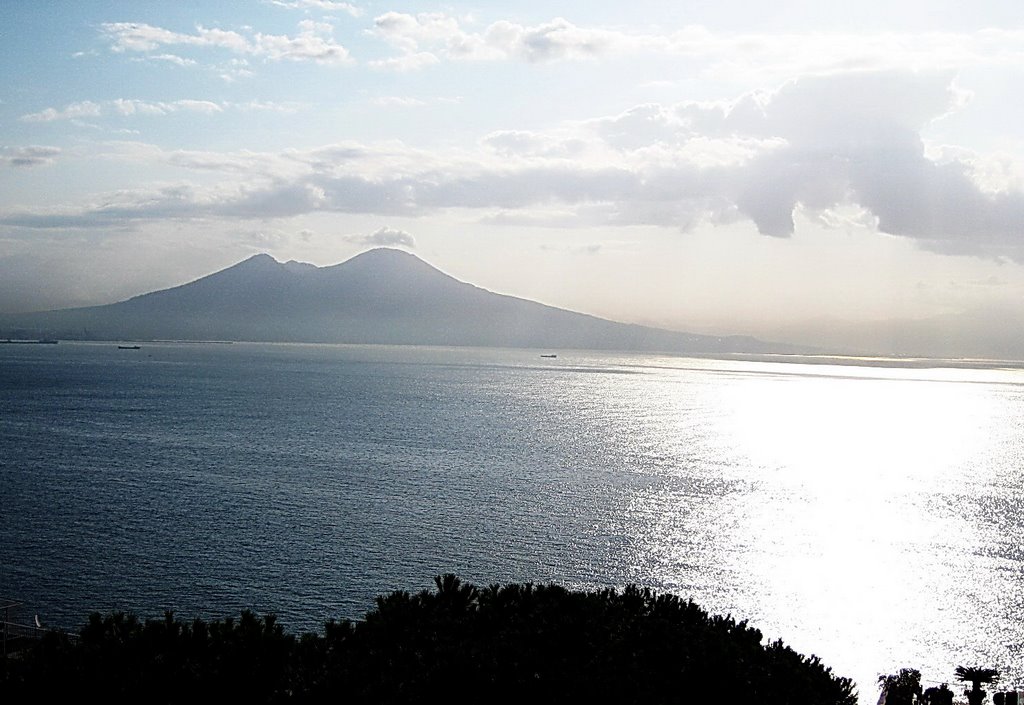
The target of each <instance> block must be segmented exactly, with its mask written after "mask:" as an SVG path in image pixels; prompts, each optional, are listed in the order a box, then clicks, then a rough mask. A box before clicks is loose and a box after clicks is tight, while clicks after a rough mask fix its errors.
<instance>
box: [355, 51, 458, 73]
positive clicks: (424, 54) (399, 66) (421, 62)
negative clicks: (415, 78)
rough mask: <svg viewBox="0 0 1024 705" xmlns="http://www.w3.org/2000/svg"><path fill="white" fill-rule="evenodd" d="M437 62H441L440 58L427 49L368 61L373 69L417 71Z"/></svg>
mask: <svg viewBox="0 0 1024 705" xmlns="http://www.w3.org/2000/svg"><path fill="white" fill-rule="evenodd" d="M439 63H441V60H440V59H439V58H437V56H436V55H435V54H431V53H430V52H429V51H417V52H410V53H408V54H402V55H401V56H393V57H390V58H387V59H376V60H374V61H371V62H369V64H368V65H369V66H370V68H374V69H385V70H387V71H398V72H406V71H419V70H420V69H422V68H426V67H427V66H433V65H434V64H439Z"/></svg>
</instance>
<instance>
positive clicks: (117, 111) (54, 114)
mask: <svg viewBox="0 0 1024 705" xmlns="http://www.w3.org/2000/svg"><path fill="white" fill-rule="evenodd" d="M301 107H302V106H301V105H300V104H298V103H274V102H266V101H249V102H247V103H227V102H221V103H216V102H214V101H210V100H194V99H190V98H186V99H182V100H173V101H148V100H135V99H128V98H117V99H114V100H107V101H103V102H102V103H96V102H92V101H84V102H81V103H70V104H69V105H66V106H64V107H63V108H61V109H59V110H58V109H57V108H46V109H45V110H41V111H39V112H37V113H28V114H26V115H22V116H21V118H20V119H21V120H22V121H24V122H53V121H54V120H76V119H78V118H81V117H93V118H98V117H103V116H110V115H118V116H121V117H131V116H136V115H141V116H157V115H169V114H171V113H178V112H189V113H204V114H207V115H212V114H215V113H222V112H224V111H225V110H228V109H236V110H243V111H273V112H282V113H292V112H296V111H297V110H299V109H301Z"/></svg>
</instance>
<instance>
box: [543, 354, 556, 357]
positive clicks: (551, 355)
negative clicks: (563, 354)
mask: <svg viewBox="0 0 1024 705" xmlns="http://www.w3.org/2000/svg"><path fill="white" fill-rule="evenodd" d="M541 357H558V355H550V354H549V355H541Z"/></svg>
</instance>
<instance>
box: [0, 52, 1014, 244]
mask: <svg viewBox="0 0 1024 705" xmlns="http://www.w3.org/2000/svg"><path fill="white" fill-rule="evenodd" d="M962 104H963V93H962V92H961V91H959V90H958V89H957V88H956V87H955V86H954V85H953V83H952V81H951V76H950V74H947V73H942V72H923V73H914V72H906V71H903V72H893V71H886V72H852V73H846V74H842V75H826V76H814V77H806V78H802V79H800V80H797V81H791V82H788V83H786V84H784V85H783V86H782V87H780V88H779V89H778V90H776V91H774V92H771V93H757V94H749V95H745V96H741V97H739V98H738V99H736V100H735V101H733V102H731V103H728V104H726V103H722V104H707V103H681V104H676V105H661V104H645V105H640V106H637V107H635V108H633V109H631V110H628V111H625V112H623V113H622V114H620V115H614V116H609V117H605V118H598V119H594V120H590V121H585V122H579V123H573V124H567V125H561V126H559V127H557V128H555V129H552V130H550V131H539V132H528V131H511V130H510V131H501V132H495V133H491V134H489V135H486V136H484V137H483V138H482V139H481V141H480V145H479V148H478V149H475V150H472V151H458V150H451V149H446V150H441V151H437V152H429V151H424V150H416V149H412V148H410V147H408V146H406V145H403V144H401V143H396V142H390V143H380V144H372V145H368V144H360V143H343V144H338V145H328V146H325V147H323V148H319V149H314V150H290V151H286V152H282V153H276V154H262V153H231V154H223V153H198V152H164V151H162V150H159V149H155V148H154V149H155V151H151V152H148V153H147V152H146V151H145V148H142V147H132V148H130V149H129V148H126V149H125V153H126V154H129V153H131V154H135V155H137V156H135V157H133V158H136V159H150V160H154V161H163V162H165V163H173V164H175V165H177V166H181V167H184V168H190V169H195V170H203V171H208V170H220V171H222V172H224V173H225V174H227V175H229V176H231V177H232V178H234V179H235V180H236V181H235V183H233V184H232V183H228V182H226V181H225V182H222V183H220V184H219V185H218V186H217V187H216V188H213V189H211V188H208V187H207V188H200V187H196V186H194V185H191V184H181V185H179V186H177V187H175V188H172V187H166V188H164V189H161V190H158V191H157V192H155V193H154V192H139V193H132V192H127V193H123V194H119V195H118V196H117V198H114V199H111V198H104V199H102V200H101V201H100V203H99V205H94V206H84V207H78V208H66V209H63V210H60V211H50V212H38V213H9V214H7V215H5V216H3V217H2V218H0V222H5V223H7V224H9V225H21V226H24V227H68V226H69V224H75V225H78V226H83V225H85V224H89V223H92V224H97V225H105V226H106V225H110V224H113V223H123V222H126V221H127V222H130V221H133V220H146V219H158V218H195V217H209V218H218V217H233V218H283V217H290V216H294V215H301V214H306V213H311V212H317V211H321V212H340V213H363V214H375V215H383V216H391V215H402V216H418V215H423V214H428V213H437V212H440V211H445V210H450V209H465V210H471V211H476V212H477V213H478V214H480V217H482V218H484V219H490V222H496V221H495V220H494V219H495V218H499V217H500V218H501V219H505V220H507V221H511V220H516V219H517V220H518V222H528V221H529V220H531V219H533V220H535V221H536V222H542V221H543V220H544V219H546V218H548V217H549V215H545V214H552V213H553V214H555V216H557V217H559V218H564V215H565V214H566V213H569V214H576V215H578V216H579V218H580V219H581V220H585V221H586V222H588V223H592V224H598V225H637V224H643V225H654V226H662V227H670V228H675V229H681V230H686V229H690V228H693V227H695V226H696V225H698V224H700V223H711V224H715V223H732V222H737V221H749V222H752V223H753V224H754V226H756V228H757V229H758V230H759V231H760V232H761V233H762V234H765V235H770V236H777V237H786V236H788V235H790V234H791V233H792V232H793V231H794V227H795V225H794V213H795V212H799V213H803V214H805V215H807V217H810V218H814V219H816V220H817V221H819V222H825V223H832V224H834V226H835V227H842V226H843V224H844V223H851V222H853V221H851V220H850V218H854V217H855V220H856V221H857V222H858V223H860V224H861V225H864V224H871V223H877V227H878V229H880V230H882V231H884V232H887V233H891V234H893V235H899V236H903V237H906V238H910V239H912V240H914V241H915V242H916V243H918V244H919V245H921V246H922V247H925V248H928V249H933V250H939V251H942V252H956V253H964V254H975V255H985V256H991V257H999V256H1006V257H1012V258H1013V259H1016V260H1018V261H1022V262H1024V193H1022V192H1021V190H1020V189H1019V188H1017V187H1015V186H1014V184H1013V182H1012V181H1009V182H1007V183H1004V184H1003V188H1001V189H992V188H991V187H990V186H989V185H986V184H983V183H981V182H979V181H978V180H977V179H978V176H977V175H978V168H977V166H976V164H977V162H978V161H979V160H975V159H972V158H971V155H969V154H963V153H949V152H947V153H944V154H943V155H942V157H941V158H939V157H936V156H935V155H934V154H933V153H929V152H928V151H926V149H925V145H924V142H923V140H922V138H921V130H922V128H923V127H924V126H926V125H927V124H929V122H931V121H933V120H935V119H937V118H938V117H940V116H942V115H945V114H947V113H948V112H949V111H951V110H956V109H958V108H959V106H961V105H962ZM538 214H540V216H538ZM851 214H853V215H851Z"/></svg>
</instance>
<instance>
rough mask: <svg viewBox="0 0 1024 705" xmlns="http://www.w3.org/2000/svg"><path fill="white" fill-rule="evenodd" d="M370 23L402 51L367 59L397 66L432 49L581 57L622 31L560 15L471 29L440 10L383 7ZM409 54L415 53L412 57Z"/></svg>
mask: <svg viewBox="0 0 1024 705" xmlns="http://www.w3.org/2000/svg"><path fill="white" fill-rule="evenodd" d="M373 25H374V26H373V29H372V30H370V33H371V34H372V35H374V36H376V37H378V38H380V39H383V40H384V41H385V42H387V43H388V44H390V45H391V46H393V47H395V48H396V49H399V50H400V51H401V52H402V54H401V56H399V57H396V58H392V59H388V60H382V61H377V62H373V65H375V66H378V67H380V68H394V69H400V70H408V69H409V68H411V67H416V68H419V67H421V66H423V65H427V64H428V63H436V62H437V61H439V60H440V59H439V58H438V55H441V56H443V57H445V58H447V59H452V60H497V59H519V60H523V61H528V62H534V63H536V62H545V61H554V60H558V59H587V58H593V57H595V56H599V55H602V54H604V53H607V52H608V51H610V50H611V49H613V48H614V47H615V46H617V44H619V43H620V40H621V38H622V37H623V36H625V35H620V34H617V33H615V32H609V31H605V30H600V29H583V28H580V27H577V26H575V25H573V24H572V23H571V22H568V21H567V20H564V19H562V18H556V19H554V20H552V21H550V22H547V23H544V24H541V25H536V26H534V27H525V26H523V25H520V24H515V23H513V22H507V21H504V20H502V21H500V22H495V23H494V24H492V25H490V26H489V27H488V28H487V29H486V30H484V31H483V32H479V33H474V32H466V31H464V30H463V29H462V28H461V26H460V22H459V20H458V19H457V18H455V17H451V16H448V15H445V14H443V13H421V14H418V15H410V14H406V13H400V12H387V13H385V14H383V15H379V16H377V17H375V18H374V21H373ZM428 49H429V50H428ZM412 57H420V58H419V59H417V60H415V61H414V60H413V59H412ZM428 57H429V58H428Z"/></svg>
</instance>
